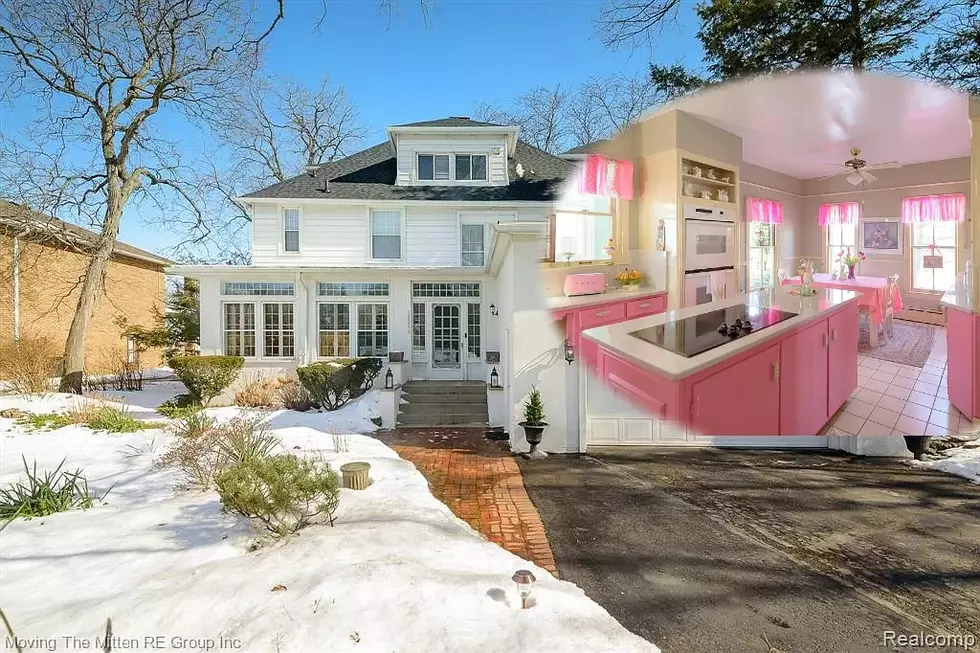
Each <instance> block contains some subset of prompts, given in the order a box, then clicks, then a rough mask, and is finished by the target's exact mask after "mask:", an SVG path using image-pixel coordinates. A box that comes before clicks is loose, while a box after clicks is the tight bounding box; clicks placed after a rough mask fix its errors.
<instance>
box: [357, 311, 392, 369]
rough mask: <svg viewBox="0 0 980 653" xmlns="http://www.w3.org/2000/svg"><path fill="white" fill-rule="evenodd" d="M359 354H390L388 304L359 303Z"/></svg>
mask: <svg viewBox="0 0 980 653" xmlns="http://www.w3.org/2000/svg"><path fill="white" fill-rule="evenodd" d="M357 355H358V356H387V355H388V305H387V304H358V305H357Z"/></svg>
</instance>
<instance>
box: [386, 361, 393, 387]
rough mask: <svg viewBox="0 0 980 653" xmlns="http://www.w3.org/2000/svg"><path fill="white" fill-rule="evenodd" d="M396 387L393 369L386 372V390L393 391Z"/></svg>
mask: <svg viewBox="0 0 980 653" xmlns="http://www.w3.org/2000/svg"><path fill="white" fill-rule="evenodd" d="M394 387H395V375H394V374H392V373H391V368H390V367H389V368H388V371H387V372H385V390H391V389H392V388H394Z"/></svg>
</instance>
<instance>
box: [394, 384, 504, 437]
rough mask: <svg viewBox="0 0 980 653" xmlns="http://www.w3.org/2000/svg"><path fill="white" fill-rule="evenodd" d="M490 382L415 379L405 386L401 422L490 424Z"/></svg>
mask: <svg viewBox="0 0 980 653" xmlns="http://www.w3.org/2000/svg"><path fill="white" fill-rule="evenodd" d="M489 421H490V415H489V412H488V409H487V386H486V384H485V383H483V382H480V381H411V382H409V383H406V384H404V385H403V386H402V402H401V405H400V406H399V407H398V420H397V425H398V426H405V427H430V426H431V427H436V426H486V425H487V424H488V423H489Z"/></svg>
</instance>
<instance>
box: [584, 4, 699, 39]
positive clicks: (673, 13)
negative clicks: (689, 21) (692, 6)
mask: <svg viewBox="0 0 980 653" xmlns="http://www.w3.org/2000/svg"><path fill="white" fill-rule="evenodd" d="M681 4H682V2H681V0H607V2H606V5H605V6H604V7H603V8H602V10H601V11H600V12H599V20H598V21H597V23H596V27H597V35H598V36H599V38H600V39H601V40H602V42H603V44H605V45H606V47H609V48H619V47H622V46H634V45H636V44H637V42H638V41H644V40H646V41H649V40H650V38H651V37H652V36H653V35H655V34H657V33H659V32H660V31H661V30H662V29H663V28H664V27H665V26H666V25H668V24H669V23H670V22H672V21H674V20H675V19H676V18H677V13H678V11H679V10H680V8H681Z"/></svg>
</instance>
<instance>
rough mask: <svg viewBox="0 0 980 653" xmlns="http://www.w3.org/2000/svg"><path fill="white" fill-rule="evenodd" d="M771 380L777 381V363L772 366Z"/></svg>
mask: <svg viewBox="0 0 980 653" xmlns="http://www.w3.org/2000/svg"><path fill="white" fill-rule="evenodd" d="M772 380H773V381H778V380H779V363H773V364H772Z"/></svg>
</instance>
